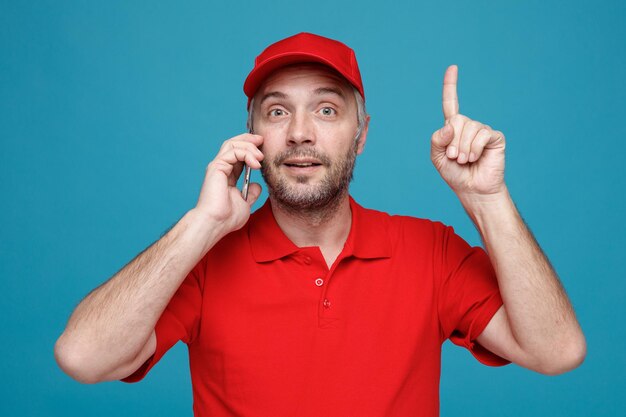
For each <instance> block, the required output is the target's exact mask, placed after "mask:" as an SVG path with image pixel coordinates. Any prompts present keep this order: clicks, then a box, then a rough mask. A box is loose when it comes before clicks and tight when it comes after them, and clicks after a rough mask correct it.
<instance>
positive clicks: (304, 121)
mask: <svg viewBox="0 0 626 417" xmlns="http://www.w3.org/2000/svg"><path fill="white" fill-rule="evenodd" d="M287 144H288V145H292V146H294V145H295V146H297V145H305V144H306V145H314V144H315V127H314V122H313V120H311V117H310V116H309V115H308V114H306V112H302V111H301V112H297V111H296V112H294V114H293V116H292V117H291V120H290V121H289V129H288V132H287Z"/></svg>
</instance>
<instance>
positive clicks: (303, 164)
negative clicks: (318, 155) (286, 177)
mask: <svg viewBox="0 0 626 417" xmlns="http://www.w3.org/2000/svg"><path fill="white" fill-rule="evenodd" d="M287 165H291V166H295V167H302V168H304V167H310V166H313V163H312V162H305V163H301V164H287Z"/></svg>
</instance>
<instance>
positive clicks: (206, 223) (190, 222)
mask: <svg viewBox="0 0 626 417" xmlns="http://www.w3.org/2000/svg"><path fill="white" fill-rule="evenodd" d="M181 222H183V223H184V224H185V225H186V227H187V229H188V230H189V231H190V232H191V233H192V234H193V235H194V236H195V238H196V239H198V240H200V241H201V242H202V243H203V246H204V251H203V253H206V252H207V251H208V250H209V249H211V247H213V245H214V244H215V243H217V242H219V240H220V239H222V238H223V237H224V236H226V235H227V234H228V233H229V232H230V231H229V230H226V228H225V222H223V221H218V220H215V219H213V218H212V217H211V216H208V215H207V214H206V213H203V212H201V211H199V210H198V209H196V208H193V209H191V210H189V211H188V212H187V213H186V214H185V215H184V216H183V218H182V219H181Z"/></svg>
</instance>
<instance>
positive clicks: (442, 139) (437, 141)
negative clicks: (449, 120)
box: [431, 124, 454, 152]
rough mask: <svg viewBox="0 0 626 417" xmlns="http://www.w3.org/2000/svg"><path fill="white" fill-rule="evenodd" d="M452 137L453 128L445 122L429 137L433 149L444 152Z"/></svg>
mask: <svg viewBox="0 0 626 417" xmlns="http://www.w3.org/2000/svg"><path fill="white" fill-rule="evenodd" d="M452 139H454V128H453V127H452V126H451V125H449V124H447V125H445V126H444V127H442V128H441V129H439V130H437V131H436V132H435V133H433V137H432V138H431V143H432V146H433V151H435V152H445V151H446V147H447V146H448V145H449V144H450V142H452Z"/></svg>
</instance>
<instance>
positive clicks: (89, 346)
mask: <svg viewBox="0 0 626 417" xmlns="http://www.w3.org/2000/svg"><path fill="white" fill-rule="evenodd" d="M261 143H262V138H261V137H260V136H258V135H251V134H245V135H240V136H237V137H235V138H232V139H230V140H228V141H226V142H225V143H224V145H223V146H222V148H221V150H220V152H219V153H218V155H217V156H216V158H215V159H214V160H213V161H212V162H211V163H210V164H209V165H208V167H207V170H206V176H205V179H204V183H203V185H202V190H201V192H200V197H199V199H198V203H197V205H196V207H195V208H194V209H192V210H190V211H189V212H188V213H187V214H185V216H183V218H182V219H181V220H180V221H179V222H178V223H177V224H176V225H175V226H174V227H173V228H172V229H171V230H170V231H169V232H168V233H167V234H166V235H165V236H163V237H162V238H161V239H160V240H159V241H157V242H156V243H154V244H153V245H152V246H150V247H149V248H148V249H146V250H145V251H143V252H142V253H141V254H139V255H138V256H137V257H136V258H135V259H133V261H131V262H130V263H129V264H128V265H126V266H125V267H124V268H123V269H122V270H120V271H119V272H118V273H117V274H115V275H114V276H113V277H112V278H111V279H110V280H108V281H107V282H106V283H105V284H103V285H102V286H100V287H98V288H97V289H95V290H94V291H92V292H91V293H90V294H89V295H88V296H87V297H85V299H84V300H83V301H81V303H80V304H79V305H78V306H77V307H76V309H75V311H74V312H73V314H72V315H71V317H70V319H69V321H68V324H67V327H66V329H65V331H64V332H63V334H61V336H60V337H59V339H58V340H57V342H56V344H55V349H54V353H55V358H56V360H57V362H58V364H59V366H60V367H61V368H62V369H63V370H64V371H65V372H66V373H67V374H69V375H70V376H72V377H73V378H75V379H77V380H79V381H81V382H85V383H94V382H99V381H106V380H113V379H119V378H123V377H125V376H127V375H129V374H131V373H132V372H133V371H134V370H136V369H137V368H138V367H139V366H140V365H141V364H142V363H143V362H144V361H145V360H146V359H148V358H149V357H150V356H151V355H152V354H153V353H154V349H155V347H156V338H155V334H154V327H155V324H156V322H157V321H158V319H159V317H160V316H161V314H162V313H163V311H164V310H165V308H166V306H167V304H168V303H169V300H170V299H171V298H172V296H173V295H174V293H175V292H176V290H177V289H178V287H179V286H180V285H181V283H182V282H183V280H184V279H185V277H186V276H187V274H188V273H189V271H191V269H192V268H193V267H194V266H195V265H196V264H197V263H198V262H199V261H200V259H202V257H203V256H204V255H205V254H206V253H207V251H208V250H209V249H210V248H211V247H212V246H213V245H214V244H215V243H217V242H218V241H219V240H220V239H221V238H222V237H223V236H225V235H226V234H228V233H230V232H231V231H233V230H236V229H239V228H241V227H242V226H243V225H244V224H245V222H246V221H247V219H248V217H249V216H250V207H251V206H252V204H253V203H254V201H256V199H257V198H258V196H259V194H260V192H261V188H260V186H259V185H258V184H252V185H251V186H250V189H249V198H248V201H244V200H243V198H242V197H241V195H240V193H239V191H238V190H237V188H236V182H237V177H238V176H239V175H240V174H241V170H242V166H243V162H242V161H244V160H245V162H246V163H247V164H249V165H250V166H251V167H253V168H259V167H260V162H259V161H260V160H261V159H262V158H263V154H262V153H261V152H260V151H259V150H258V148H257V146H259V145H260V144H261Z"/></svg>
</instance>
